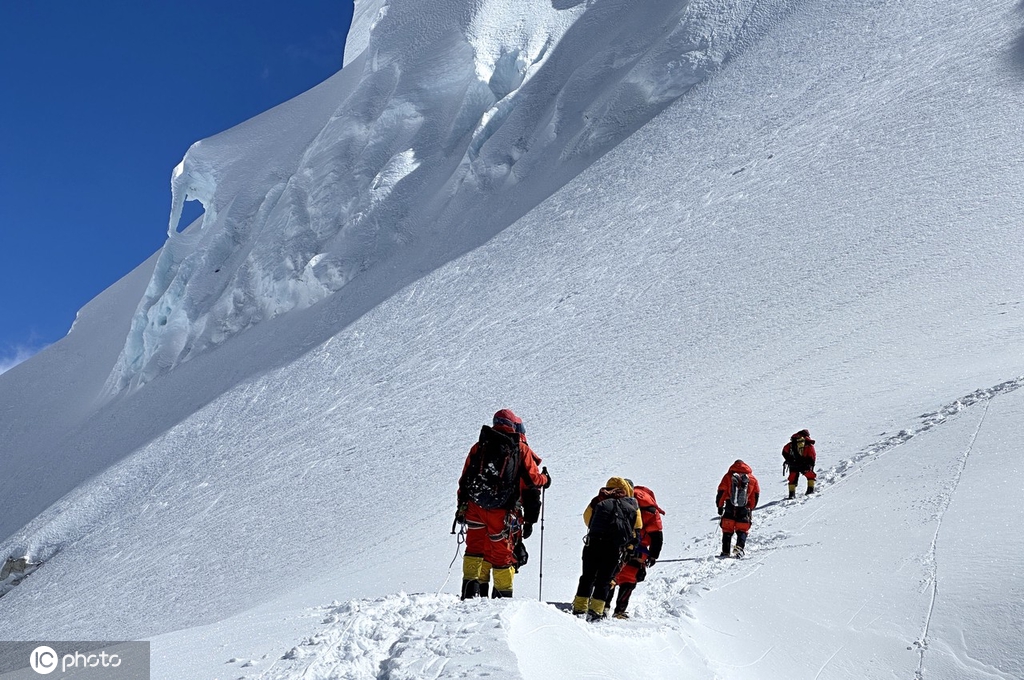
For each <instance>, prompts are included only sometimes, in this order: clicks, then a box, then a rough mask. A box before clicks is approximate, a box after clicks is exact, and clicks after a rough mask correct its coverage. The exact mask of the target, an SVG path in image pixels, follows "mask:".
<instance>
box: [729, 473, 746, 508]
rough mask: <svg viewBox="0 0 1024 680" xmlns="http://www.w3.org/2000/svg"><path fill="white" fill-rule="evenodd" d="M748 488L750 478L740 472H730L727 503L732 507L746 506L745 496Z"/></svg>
mask: <svg viewBox="0 0 1024 680" xmlns="http://www.w3.org/2000/svg"><path fill="white" fill-rule="evenodd" d="M749 488H750V478H749V477H747V475H746V474H744V473H741V472H734V473H732V489H731V491H730V492H729V503H731V504H732V506H733V507H734V508H745V507H747V496H748V493H747V492H748V490H749Z"/></svg>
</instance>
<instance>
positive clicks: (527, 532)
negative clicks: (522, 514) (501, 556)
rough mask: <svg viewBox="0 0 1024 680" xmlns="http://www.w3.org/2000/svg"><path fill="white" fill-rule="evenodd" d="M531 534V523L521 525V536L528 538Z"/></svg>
mask: <svg viewBox="0 0 1024 680" xmlns="http://www.w3.org/2000/svg"><path fill="white" fill-rule="evenodd" d="M532 534H533V525H532V524H524V525H523V538H529V537H530V536H531V535H532Z"/></svg>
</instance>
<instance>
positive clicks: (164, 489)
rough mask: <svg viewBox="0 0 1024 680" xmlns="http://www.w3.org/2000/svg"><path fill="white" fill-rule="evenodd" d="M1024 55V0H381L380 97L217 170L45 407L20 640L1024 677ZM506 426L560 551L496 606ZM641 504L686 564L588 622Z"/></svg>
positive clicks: (21, 479) (311, 655) (72, 337)
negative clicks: (735, 479)
mask: <svg viewBox="0 0 1024 680" xmlns="http://www.w3.org/2000/svg"><path fill="white" fill-rule="evenodd" d="M1022 36H1024V10H1022V8H1021V7H1020V6H1019V4H1018V3H1016V2H1014V1H1013V0H983V1H982V2H979V3H961V4H953V5H951V4H949V3H939V2H937V0H920V1H919V2H916V3H910V4H908V3H895V4H894V3H882V2H859V3H828V2H823V1H821V0H799V1H797V0H760V1H755V0H749V1H748V0H693V1H691V2H683V1H681V0H680V1H675V0H672V1H665V2H657V3H637V2H626V0H520V1H518V2H510V1H508V0H416V1H415V2H414V1H413V0H370V1H367V2H362V1H359V2H357V4H356V12H355V18H354V20H353V24H352V29H351V33H350V36H349V40H348V42H347V45H346V54H345V67H344V69H343V70H342V71H340V72H339V73H338V74H337V75H336V76H334V77H333V78H331V79H330V80H328V81H326V82H324V83H323V84H321V85H320V86H318V87H317V88H314V89H313V90H311V91H310V92H307V93H305V94H304V95H302V96H300V97H298V98H296V99H294V100H292V101H290V102H287V103H285V104H283V105H281V106H279V107H277V108H275V109H273V110H271V111H268V112H266V113H265V114H263V115H261V116H259V117H257V118H255V119H253V120H250V121H247V122H245V123H243V124H241V125H239V126H237V127H236V128H233V129H231V130H228V131H226V132H224V133H222V134H220V135H217V136H215V137H212V138H210V139H205V140H201V141H199V142H197V143H196V144H194V145H193V146H192V148H190V149H189V150H188V151H187V153H186V154H185V157H184V159H183V160H182V161H181V163H180V165H178V166H177V168H176V169H175V170H174V173H173V175H172V178H171V188H172V191H171V194H172V212H171V217H170V224H169V225H168V226H167V229H168V240H167V243H166V245H165V246H164V248H163V249H162V250H161V251H160V252H159V253H157V254H156V255H154V257H153V258H151V259H150V260H149V261H148V262H146V263H143V264H142V265H140V266H139V267H138V268H137V269H136V270H135V271H134V272H132V273H131V274H129V275H128V276H126V277H125V278H124V279H122V280H121V281H120V282H119V283H118V284H116V285H115V286H113V287H112V288H111V289H109V290H107V291H105V292H104V293H103V294H101V295H100V296H99V297H97V298H96V299H95V300H94V301H93V302H91V303H90V304H89V305H88V306H87V307H86V308H84V309H83V310H82V312H81V313H80V314H79V318H78V320H77V321H76V324H75V327H74V329H73V330H72V332H71V333H69V335H68V336H67V337H66V338H65V339H64V340H62V341H61V342H59V343H57V344H56V345H54V346H52V347H50V348H48V349H47V350H46V351H44V352H42V353H40V354H39V355H37V356H35V357H33V358H32V359H30V360H29V361H27V362H25V363H23V364H21V365H19V366H17V367H15V368H13V369H11V370H10V371H8V372H6V373H4V374H3V375H0V442H2V445H0V446H2V449H0V465H2V470H3V474H0V557H7V556H10V557H12V558H24V560H23V561H22V562H18V563H15V562H11V563H10V564H11V565H12V566H9V567H8V569H7V571H6V572H5V574H6V575H5V576H4V577H3V580H0V637H3V638H5V639H12V640H14V639H19V640H36V639H38V640H46V639H49V640H61V639H65V640H67V639H71V640H74V639H80V640H87V639H111V640H113V639H148V640H151V641H152V645H153V677H155V678H261V679H263V680H271V679H280V680H286V679H292V678H307V679H308V678H323V679H327V678H388V679H390V680H398V679H400V678H456V677H469V678H477V677H490V678H509V679H513V678H515V679H518V678H526V679H530V680H533V679H537V678H543V679H546V678H601V677H615V678H647V679H651V678H729V679H746V678H750V679H758V680H776V679H778V680H782V679H783V678H785V679H787V680H789V679H793V678H805V679H807V680H824V679H827V678H837V679H839V678H891V677H899V678H919V679H931V678H949V679H954V678H955V679H960V678H1024V660H1022V657H1021V653H1020V646H1021V640H1022V635H1021V621H1022V619H1024V605H1022V604H1021V603H1022V601H1024V574H1022V572H1021V569H1020V557H1019V556H1020V555H1021V554H1022V552H1024V539H1022V538H1021V533H1020V531H1019V526H1020V524H1021V522H1022V520H1024V510H1021V507H1022V506H1021V504H1020V503H1019V502H1018V501H1017V497H1018V496H1019V493H1020V488H1019V487H1020V483H1019V480H1020V478H1021V475H1022V474H1024V469H1022V468H1024V465H1022V459H1024V458H1022V453H1021V447H1020V441H1021V440H1022V438H1024V425H1022V420H1021V418H1020V414H1021V412H1022V410H1024V390H1021V389H1019V388H1020V387H1022V386H1024V353H1022V352H1021V349H1020V348H1021V340H1022V337H1024V280H1022V279H1021V277H1020V275H1019V271H1020V267H1021V262H1024V240H1022V239H1021V238H1020V219H1021V218H1020V216H1021V214H1022V207H1024V206H1022V199H1021V196H1024V173H1022V172H1021V168H1022V167H1024V162H1022V161H1024V134H1022V133H1024V130H1022V123H1021V117H1020V111H1021V110H1024V108H1022V105H1024V52H1022V51H1021V44H1022ZM186 200H198V201H200V202H201V203H202V205H203V208H204V213H203V216H202V218H201V219H200V220H198V221H197V222H196V223H194V224H191V225H180V224H179V221H180V215H181V208H182V206H183V204H184V202H185V201H186ZM154 228H161V229H162V228H163V227H162V226H161V225H155V226H154ZM503 407H506V408H511V409H513V410H515V411H516V413H518V414H519V415H520V416H522V417H523V419H524V420H525V422H526V423H527V427H528V432H529V438H530V443H531V446H532V447H533V448H534V449H535V450H536V451H537V452H538V453H539V454H540V455H541V456H542V457H543V458H544V464H545V465H546V466H547V467H548V469H549V470H550V471H551V474H552V478H553V484H552V486H551V488H550V489H549V490H548V491H547V492H546V499H545V500H546V503H545V524H544V530H543V532H542V531H540V529H539V528H538V530H537V531H535V533H534V535H533V536H532V537H531V538H530V539H529V540H528V541H527V547H528V548H529V550H530V561H529V563H528V564H527V565H526V566H525V567H523V569H522V570H521V572H520V573H519V574H518V575H517V577H516V581H515V597H514V598H513V599H512V600H509V601H480V600H475V601H466V602H460V601H459V600H458V599H457V596H456V593H457V592H458V583H459V581H460V580H461V572H460V568H461V560H460V553H459V545H458V543H457V536H456V535H452V534H451V533H450V530H451V522H452V517H453V513H454V509H455V508H454V505H455V488H456V480H457V477H458V473H459V471H460V470H461V465H462V462H463V460H464V457H465V454H466V452H467V451H468V449H469V447H470V445H471V444H472V443H473V441H474V439H475V436H476V433H477V432H479V427H480V425H481V424H482V423H484V422H487V421H488V419H489V417H490V415H491V414H492V413H493V412H494V411H495V410H497V409H499V408H503ZM805 427H806V428H808V429H810V431H811V433H812V436H814V438H815V439H816V440H817V442H818V443H817V448H818V452H819V453H818V463H819V465H818V473H819V480H820V481H819V489H820V494H816V495H814V496H809V497H804V496H800V497H798V499H797V500H796V501H794V502H783V501H782V497H783V496H784V495H785V492H786V485H785V483H784V481H782V480H783V478H782V471H781V463H782V460H781V455H780V450H781V447H782V445H783V444H784V443H785V441H786V440H787V438H788V436H789V434H790V433H792V432H794V431H796V430H798V429H801V428H805ZM738 458H742V459H743V460H745V461H746V462H748V463H749V464H750V465H751V467H752V468H753V469H754V473H755V474H756V475H757V476H758V477H759V479H760V481H761V486H762V490H763V495H762V503H761V507H760V508H759V509H758V510H756V511H755V513H754V526H753V529H752V532H751V534H750V539H749V541H748V554H747V557H746V558H745V559H743V560H718V559H716V558H715V555H717V552H718V547H717V546H718V545H719V536H720V533H719V530H718V526H717V524H716V522H715V521H713V520H717V517H716V516H715V513H714V509H713V508H714V505H713V501H714V493H715V487H716V485H717V483H718V480H719V479H720V478H721V475H722V474H723V473H724V472H725V470H726V469H727V468H728V466H729V465H730V464H731V463H732V462H733V461H734V460H736V459H738ZM612 475H622V476H626V477H629V478H630V479H633V480H634V481H636V482H637V483H638V484H643V485H645V486H648V487H650V488H652V489H654V491H655V492H656V493H657V496H658V500H659V502H660V504H661V505H662V507H664V508H665V509H666V510H667V511H668V514H667V515H666V516H665V535H666V544H665V549H664V552H663V554H662V559H661V560H660V561H659V563H658V564H657V565H655V567H654V568H652V569H651V572H650V575H649V577H648V579H647V580H646V581H645V582H644V583H642V584H640V585H639V587H638V589H637V591H636V594H635V595H634V596H633V602H632V604H631V606H630V610H631V614H632V618H631V619H630V620H628V621H616V620H609V621H601V622H597V623H594V624H589V623H586V622H585V621H583V620H580V619H577V618H575V617H572V616H571V615H569V614H567V613H566V612H564V611H562V609H564V605H565V603H567V602H569V601H570V600H571V599H572V596H573V594H574V591H575V587H576V579H577V578H578V575H579V567H580V550H581V548H582V543H581V539H582V536H583V534H584V531H585V527H584V524H583V521H582V517H581V515H582V512H583V509H584V508H585V507H586V504H587V502H588V501H589V499H590V498H591V497H592V496H593V495H594V494H595V493H596V491H597V489H598V488H599V487H600V486H601V485H602V484H603V483H604V482H605V480H607V478H608V477H610V476H612ZM542 540H543V549H541V541H542ZM449 565H451V567H450V568H449ZM15 567H16V568H15ZM541 577H542V578H541Z"/></svg>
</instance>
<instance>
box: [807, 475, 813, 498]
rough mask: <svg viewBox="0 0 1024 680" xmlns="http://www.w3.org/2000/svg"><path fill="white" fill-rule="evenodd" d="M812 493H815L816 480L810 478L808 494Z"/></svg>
mask: <svg viewBox="0 0 1024 680" xmlns="http://www.w3.org/2000/svg"><path fill="white" fill-rule="evenodd" d="M812 493H814V480H813V479H808V480H807V495H808V496H810V495H811V494H812Z"/></svg>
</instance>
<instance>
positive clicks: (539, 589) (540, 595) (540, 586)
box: [537, 468, 547, 602]
mask: <svg viewBox="0 0 1024 680" xmlns="http://www.w3.org/2000/svg"><path fill="white" fill-rule="evenodd" d="M544 471H545V472H546V471H547V468H544ZM545 491H547V489H541V490H540V570H539V572H540V573H539V576H538V579H537V599H538V600H540V601H541V602H543V601H544V506H545V505H546V503H545V502H544V492H545Z"/></svg>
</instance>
